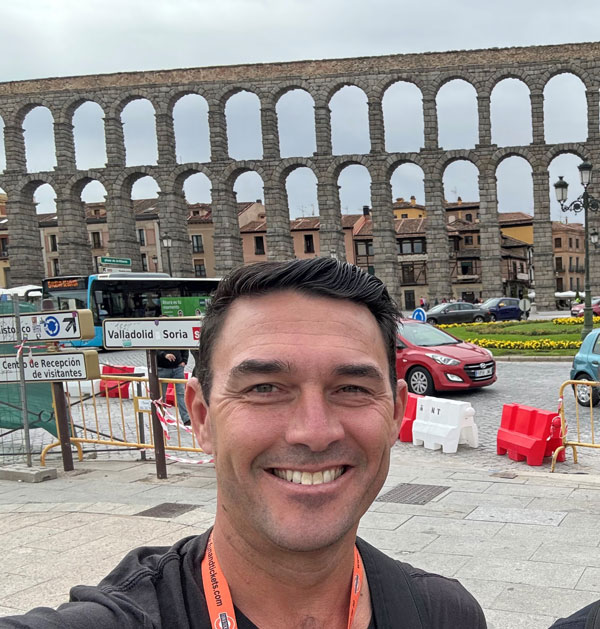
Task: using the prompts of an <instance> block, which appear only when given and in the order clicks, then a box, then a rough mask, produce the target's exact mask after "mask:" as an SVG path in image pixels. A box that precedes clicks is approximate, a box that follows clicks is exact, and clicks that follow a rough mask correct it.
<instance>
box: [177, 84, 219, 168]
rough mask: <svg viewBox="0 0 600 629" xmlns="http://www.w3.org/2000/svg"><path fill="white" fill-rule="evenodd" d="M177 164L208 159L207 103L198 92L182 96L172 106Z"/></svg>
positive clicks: (206, 160)
mask: <svg viewBox="0 0 600 629" xmlns="http://www.w3.org/2000/svg"><path fill="white" fill-rule="evenodd" d="M173 126H174V129H175V155H176V159H177V163H178V164H185V163H188V162H209V161H210V134H209V130H208V103H207V102H206V99H205V98H203V97H202V96H200V95H199V94H186V95H185V96H182V97H181V98H180V99H179V100H178V101H177V102H176V103H175V106H174V107H173Z"/></svg>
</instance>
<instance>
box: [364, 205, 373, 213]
mask: <svg viewBox="0 0 600 629" xmlns="http://www.w3.org/2000/svg"><path fill="white" fill-rule="evenodd" d="M370 213H371V212H370V210H369V206H368V205H363V216H369V214H370Z"/></svg>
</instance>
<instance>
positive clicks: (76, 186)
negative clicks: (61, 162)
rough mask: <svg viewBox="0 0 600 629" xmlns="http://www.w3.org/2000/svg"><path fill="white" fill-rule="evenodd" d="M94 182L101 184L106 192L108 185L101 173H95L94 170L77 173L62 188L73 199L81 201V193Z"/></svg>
mask: <svg viewBox="0 0 600 629" xmlns="http://www.w3.org/2000/svg"><path fill="white" fill-rule="evenodd" d="M94 181H97V182H98V183H100V184H102V186H103V187H104V189H105V190H106V191H107V192H108V188H109V185H108V182H107V181H106V179H105V177H104V175H103V173H102V172H101V171H100V172H97V171H95V170H88V171H84V172H78V173H77V174H76V175H73V176H72V177H71V178H70V179H69V180H68V181H67V182H66V184H65V186H64V188H65V190H66V191H67V192H68V194H69V195H71V196H72V197H73V198H75V199H81V193H82V192H83V190H84V188H85V187H86V186H87V185H88V184H90V183H92V182H94Z"/></svg>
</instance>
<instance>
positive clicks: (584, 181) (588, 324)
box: [554, 162, 600, 341]
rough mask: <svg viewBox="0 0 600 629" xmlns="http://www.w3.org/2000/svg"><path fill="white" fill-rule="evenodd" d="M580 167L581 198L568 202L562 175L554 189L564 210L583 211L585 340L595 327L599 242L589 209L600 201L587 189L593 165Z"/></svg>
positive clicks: (583, 164) (586, 164) (598, 208)
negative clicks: (593, 257) (593, 271)
mask: <svg viewBox="0 0 600 629" xmlns="http://www.w3.org/2000/svg"><path fill="white" fill-rule="evenodd" d="M578 169H579V174H580V176H581V185H582V186H583V194H582V195H581V196H580V197H579V198H577V199H575V201H573V202H572V203H569V204H568V205H567V204H566V203H567V191H568V188H569V184H568V183H567V182H566V181H565V180H564V179H563V178H562V177H559V178H558V181H557V182H556V183H555V184H554V189H555V191H556V199H557V201H558V202H559V203H560V209H561V210H562V211H563V212H575V214H578V213H579V212H581V211H583V220H584V226H583V228H584V244H585V254H584V256H585V258H584V260H585V301H584V303H585V306H584V309H583V330H582V331H581V340H582V341H583V339H584V338H585V337H586V336H587V335H588V334H589V333H590V332H591V331H592V328H593V327H594V315H593V312H592V290H591V287H590V241H591V242H592V244H593V245H594V247H596V245H597V244H598V232H597V231H596V230H592V232H591V233H590V228H589V225H588V210H592V211H593V212H597V211H598V210H600V201H598V200H597V199H594V197H592V196H591V195H590V194H589V193H588V191H587V189H588V186H589V185H590V181H591V180H592V165H591V164H590V163H589V162H581V164H579V166H578Z"/></svg>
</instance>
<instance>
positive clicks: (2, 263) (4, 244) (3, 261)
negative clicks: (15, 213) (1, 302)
mask: <svg viewBox="0 0 600 629" xmlns="http://www.w3.org/2000/svg"><path fill="white" fill-rule="evenodd" d="M6 201H7V195H6V192H5V191H4V190H3V189H2V188H0V288H8V287H9V286H10V262H9V259H8V227H7V222H8V220H7V218H6Z"/></svg>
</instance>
